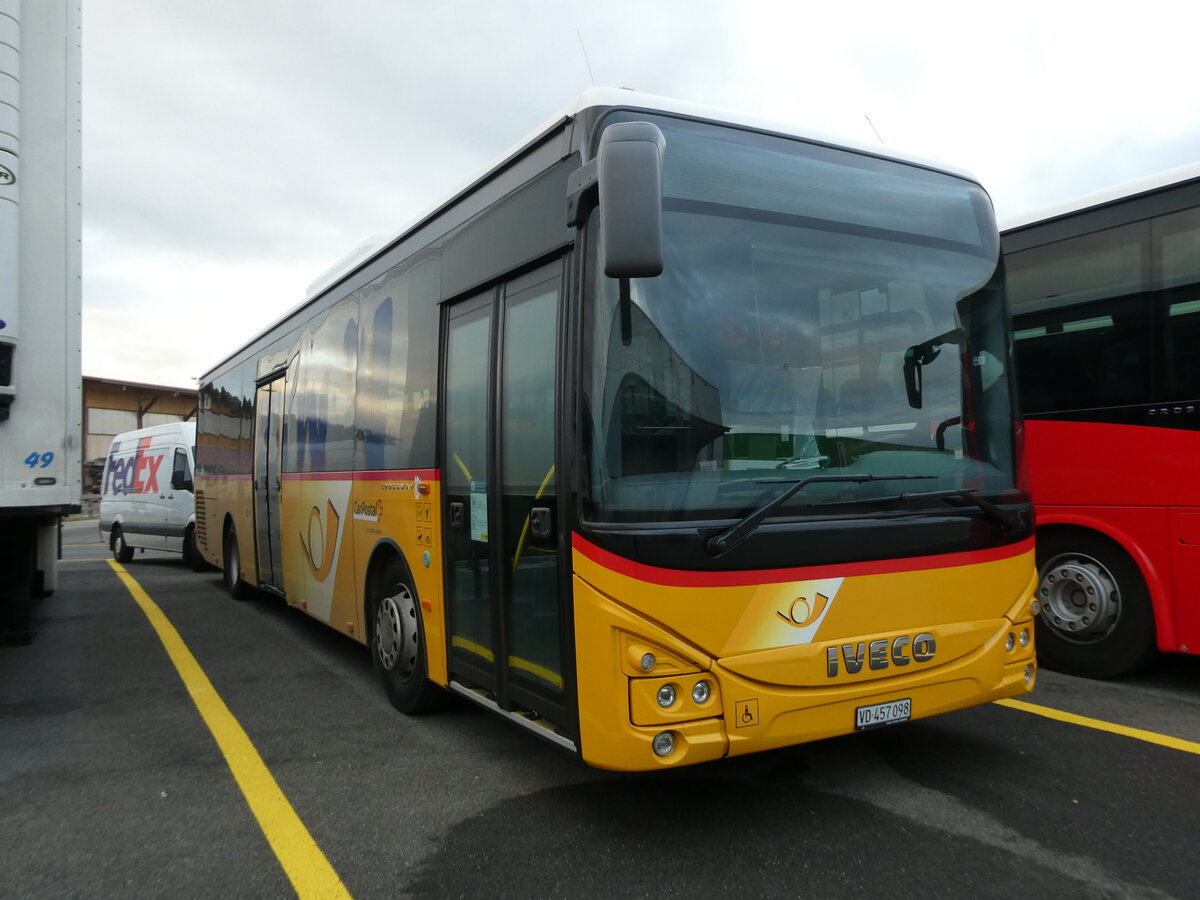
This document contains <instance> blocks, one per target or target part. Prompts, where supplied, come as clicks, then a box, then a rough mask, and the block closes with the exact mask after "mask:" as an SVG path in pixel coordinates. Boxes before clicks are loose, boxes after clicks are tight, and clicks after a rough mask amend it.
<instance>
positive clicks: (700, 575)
mask: <svg viewBox="0 0 1200 900" xmlns="http://www.w3.org/2000/svg"><path fill="white" fill-rule="evenodd" d="M571 546H572V547H573V548H574V549H576V550H578V551H579V552H580V553H582V554H583V555H584V556H586V557H587V558H588V559H590V560H591V561H592V562H594V563H596V564H597V565H601V566H603V567H604V568H606V569H609V570H611V571H613V572H616V573H617V574H619V575H625V576H628V577H629V578H635V579H637V580H638V581H644V582H646V583H648V584H658V585H662V586H664V587H743V586H746V585H754V584H777V583H782V582H790V581H815V580H818V579H822V578H843V577H845V578H849V577H853V576H855V575H884V574H890V573H895V572H921V571H926V570H929V569H947V568H951V567H954V566H968V565H976V564H979V563H988V562H996V561H998V560H1002V559H1011V558H1013V557H1015V556H1020V555H1021V554H1023V553H1029V552H1031V551H1032V550H1033V538H1027V539H1026V540H1023V541H1021V542H1020V543H1016V544H1006V545H1004V546H1003V547H990V548H988V549H987V550H967V551H963V552H961V553H946V554H942V555H940V556H909V557H902V558H900V559H878V560H870V561H868V562H854V563H840V564H832V565H823V566H805V567H802V568H791V569H750V570H746V571H740V572H699V571H691V570H683V569H663V568H659V567H657V566H648V565H646V564H645V563H639V562H635V561H634V560H631V559H626V558H625V557H623V556H618V555H617V554H615V553H610V552H609V551H607V550H604V549H602V548H600V547H597V546H596V545H595V544H593V543H591V542H590V541H588V540H587V539H586V538H583V537H581V536H580V535H579V534H577V533H572V534H571Z"/></svg>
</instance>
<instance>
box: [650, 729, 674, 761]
mask: <svg viewBox="0 0 1200 900" xmlns="http://www.w3.org/2000/svg"><path fill="white" fill-rule="evenodd" d="M653 747H654V755H655V756H670V755H671V753H672V752H673V751H674V750H675V732H673V731H660V732H659V733H658V734H656V735H655V736H654V744H653Z"/></svg>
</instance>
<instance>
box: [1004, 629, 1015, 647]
mask: <svg viewBox="0 0 1200 900" xmlns="http://www.w3.org/2000/svg"><path fill="white" fill-rule="evenodd" d="M1015 646H1017V639H1016V637H1014V636H1013V633H1012V632H1011V631H1010V632H1009V633H1008V637H1006V638H1005V639H1004V649H1005V650H1008V651H1011V650H1012V648H1013V647H1015Z"/></svg>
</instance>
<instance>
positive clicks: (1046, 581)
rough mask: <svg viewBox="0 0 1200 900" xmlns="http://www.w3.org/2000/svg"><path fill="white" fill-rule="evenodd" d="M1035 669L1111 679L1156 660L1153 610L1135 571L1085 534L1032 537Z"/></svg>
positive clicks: (1107, 543)
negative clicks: (1034, 554) (1038, 606)
mask: <svg viewBox="0 0 1200 900" xmlns="http://www.w3.org/2000/svg"><path fill="white" fill-rule="evenodd" d="M1037 561H1038V586H1037V599H1038V601H1039V602H1040V603H1041V611H1040V613H1039V614H1038V616H1037V619H1036V621H1035V629H1036V634H1037V652H1038V662H1040V663H1041V664H1042V665H1044V666H1046V667H1047V668H1050V669H1056V670H1058V671H1060V672H1066V673H1068V674H1070V675H1082V676H1084V677H1086V678H1115V677H1116V676H1118V675H1128V674H1129V673H1131V672H1136V671H1137V670H1139V669H1143V668H1145V667H1146V666H1147V665H1149V664H1150V663H1151V662H1153V660H1154V658H1155V657H1156V656H1157V653H1158V649H1157V645H1156V643H1155V631H1154V608H1153V607H1152V606H1151V604H1150V592H1149V590H1148V589H1147V588H1146V581H1145V579H1144V578H1143V577H1142V573H1141V571H1140V570H1139V569H1138V567H1137V565H1136V564H1135V563H1134V561H1133V560H1132V559H1131V558H1130V556H1129V554H1128V553H1126V552H1125V551H1124V550H1122V549H1121V548H1120V547H1119V546H1118V545H1117V544H1116V543H1114V542H1113V541H1111V540H1109V539H1108V538H1106V537H1102V536H1101V535H1098V534H1095V533H1093V532H1087V531H1052V532H1049V533H1048V534H1045V535H1043V534H1040V533H1039V535H1038V545H1037Z"/></svg>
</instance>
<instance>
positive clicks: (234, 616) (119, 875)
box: [0, 521, 1200, 900]
mask: <svg viewBox="0 0 1200 900" xmlns="http://www.w3.org/2000/svg"><path fill="white" fill-rule="evenodd" d="M63 543H64V556H65V560H64V562H63V564H62V569H61V572H62V575H61V583H60V586H59V590H58V591H57V592H56V593H55V594H54V595H53V596H52V597H49V598H47V599H45V600H43V601H41V602H40V603H39V604H38V606H37V608H36V611H35V618H36V627H37V633H36V637H35V640H34V642H33V643H32V644H30V645H29V646H27V647H12V648H0V894H3V895H4V896H11V897H55V898H58V897H115V896H120V897H163V896H172V897H216V896H220V897H286V896H291V895H294V894H295V893H296V891H297V882H296V881H294V880H291V879H290V877H289V875H288V873H287V872H285V868H284V865H283V864H282V859H283V858H285V857H287V855H288V854H290V853H292V852H293V851H294V848H292V847H290V846H285V847H283V848H282V850H281V849H280V848H279V847H273V846H272V844H271V843H269V842H268V838H267V836H266V830H265V826H264V825H263V824H262V822H261V821H260V819H259V818H258V817H257V816H256V813H255V812H253V811H252V809H251V806H250V805H249V804H248V802H247V795H246V794H245V793H243V790H242V788H241V787H240V786H239V784H238V782H237V781H235V778H234V776H233V774H232V771H233V764H234V763H235V762H237V761H236V760H235V761H227V760H226V758H225V756H223V755H222V752H221V750H220V748H219V746H218V744H217V741H216V740H215V739H214V734H213V731H212V730H210V728H209V726H208V725H206V723H205V721H204V720H203V719H202V718H201V716H200V714H199V712H198V706H197V702H196V701H193V698H192V696H191V695H189V693H188V689H187V688H186V687H185V685H184V682H183V681H182V680H181V678H180V675H179V672H178V671H177V669H176V666H175V664H174V663H173V662H172V661H171V659H170V658H169V657H168V655H167V652H166V650H165V649H164V645H163V642H162V640H161V639H160V638H159V636H158V634H157V633H156V631H155V629H154V628H153V627H152V625H151V623H150V620H149V619H148V618H147V615H146V613H145V612H143V610H142V608H141V607H139V605H138V604H137V603H136V602H135V601H134V599H133V598H132V596H131V594H130V592H129V590H127V588H126V587H125V586H124V585H123V584H122V583H121V581H120V580H119V579H118V577H117V575H116V573H115V572H114V570H113V568H112V567H111V566H110V565H109V563H108V562H107V556H108V554H107V552H106V548H105V547H104V546H103V545H102V544H101V543H100V542H99V535H98V532H97V531H96V525H95V522H94V521H92V522H86V521H85V522H75V523H69V524H68V526H67V527H66V529H65V530H64V541H63ZM126 569H127V570H128V572H129V573H130V574H131V575H132V576H133V577H134V578H135V579H136V581H137V583H138V584H139V585H140V586H141V588H142V589H143V590H144V591H145V592H146V594H147V595H148V596H149V597H150V598H151V599H152V601H153V602H154V603H155V604H156V605H157V607H158V608H159V609H161V611H162V613H163V614H164V615H165V616H166V618H167V619H168V620H169V621H170V623H171V624H172V625H173V626H174V628H175V629H176V630H177V631H178V634H179V637H180V639H181V640H182V643H183V644H185V645H186V646H187V648H188V650H190V652H191V654H192V655H193V656H194V658H195V660H196V662H197V663H198V664H199V667H200V668H201V669H202V670H203V672H204V674H205V675H206V676H207V678H208V680H209V681H210V682H211V686H212V689H213V690H214V691H215V692H216V694H218V695H219V697H220V699H221V700H222V701H223V703H224V705H225V706H226V707H227V708H228V710H229V712H230V713H232V716H233V718H234V719H236V722H237V723H238V725H239V726H240V728H241V729H242V730H243V731H244V733H245V734H246V735H247V736H248V737H249V739H250V740H251V741H252V742H253V745H254V747H255V748H256V749H257V752H258V755H259V756H260V757H261V760H262V764H263V765H264V766H265V768H266V770H268V771H269V773H270V775H271V776H273V779H274V782H275V783H276V784H277V785H278V788H279V791H280V792H281V794H282V796H283V797H285V798H286V801H287V803H288V804H290V807H291V809H293V810H294V811H295V814H296V815H297V816H298V817H299V820H300V821H302V822H303V825H304V827H305V828H306V829H307V833H308V834H309V835H310V836H311V840H312V842H313V843H314V844H315V846H316V847H317V848H319V850H320V853H321V855H323V858H324V859H325V860H327V862H328V865H329V866H330V867H331V868H332V870H333V871H334V872H336V876H337V879H338V880H339V881H340V885H341V886H342V888H343V889H344V892H345V894H347V895H349V896H353V897H358V898H373V897H400V896H411V897H472V898H474V897H647V898H656V900H657V898H667V897H717V896H730V895H738V896H752V897H757V896H763V897H767V896H770V897H776V896H797V897H799V896H804V897H838V898H844V897H846V896H864V897H865V896H876V897H880V896H882V897H941V896H946V897H950V896H953V897H961V896H972V897H1025V898H1040V897H1046V898H1050V897H1053V898H1060V897H1148V898H1155V897H1178V898H1188V897H1196V896H1198V895H1200V861H1198V860H1197V854H1196V835H1197V834H1198V833H1200V829H1198V827H1197V826H1198V825H1200V813H1198V812H1197V800H1196V798H1197V796H1198V795H1200V753H1198V752H1196V751H1197V750H1200V658H1170V659H1168V660H1166V661H1164V663H1163V664H1161V665H1160V666H1158V667H1157V668H1156V669H1155V670H1154V671H1152V672H1150V673H1148V674H1145V675H1142V676H1138V677H1136V678H1131V679H1125V680H1122V681H1113V682H1093V681H1086V680H1082V679H1075V678H1069V677H1066V676H1062V675H1058V674H1056V673H1052V672H1042V673H1041V675H1040V678H1039V684H1038V688H1037V690H1036V691H1035V692H1034V693H1033V694H1032V695H1031V696H1030V697H1029V698H1028V699H1029V701H1030V702H1032V703H1034V704H1037V705H1039V706H1043V707H1047V708H1050V709H1054V710H1063V711H1066V712H1069V713H1074V714H1077V715H1079V716H1085V717H1089V718H1090V719H1094V720H1096V721H1098V722H1113V723H1116V724H1118V725H1120V726H1122V727H1125V728H1130V729H1141V730H1144V731H1146V732H1148V733H1150V734H1152V735H1166V736H1170V737H1174V738H1177V739H1180V740H1181V741H1182V742H1191V744H1184V745H1183V748H1182V749H1179V748H1172V747H1164V746H1161V745H1158V744H1155V743H1152V742H1150V741H1148V740H1143V739H1140V738H1138V737H1136V736H1129V735H1128V734H1113V733H1108V732H1105V731H1101V730H1098V729H1097V728H1095V727H1088V726H1087V725H1086V724H1073V723H1071V722H1064V721H1059V720H1055V719H1050V718H1045V717H1043V716H1039V715H1033V714H1030V713H1029V712H1028V711H1024V710H1021V709H1014V708H1010V707H1004V706H1000V705H997V704H989V705H986V706H983V707H979V708H976V709H972V710H966V711H963V712H959V713H953V714H950V715H946V716H941V717H938V718H935V719H929V720H923V721H917V722H912V723H908V724H906V725H903V726H897V727H893V728H888V729H883V730H880V731H876V732H868V733H864V734H861V735H855V736H850V737H846V738H839V739H835V740H830V741H824V742H819V743H814V744H808V745H803V746H800V747H794V748H789V749H786V750H781V751H775V752H771V753H764V754H759V755H756V756H751V757H744V758H739V759H731V760H723V761H720V762H716V763H712V764H706V765H703V766H696V767H691V768H685V769H680V770H676V771H671V772H663V773H655V774H648V775H619V774H613V773H607V772H600V771H597V770H593V769H589V768H588V767H587V766H585V765H584V764H583V763H582V762H580V761H579V760H578V759H577V758H575V757H573V756H571V755H569V754H567V753H565V752H564V751H561V750H559V749H558V748H557V747H555V746H553V745H551V744H549V743H546V742H543V741H540V740H539V739H538V738H537V737H535V736H534V735H532V734H529V733H527V732H526V731H524V730H522V729H518V728H516V727H514V726H513V725H512V724H510V723H508V722H505V721H503V720H501V719H499V718H498V717H494V716H491V715H488V714H487V713H486V712H484V711H482V710H479V709H477V708H475V707H473V706H469V705H466V704H464V703H460V702H454V701H449V702H448V703H447V705H446V708H445V709H443V710H441V711H439V712H437V713H435V714H432V715H428V716H423V717H418V718H406V717H404V716H401V715H399V714H398V713H396V712H395V711H394V710H393V709H392V708H391V706H389V705H388V703H387V700H386V699H385V697H384V696H383V692H382V690H381V689H380V687H379V686H378V685H377V684H376V682H375V681H374V679H373V677H372V674H371V667H370V662H369V659H368V656H367V653H366V651H365V650H364V649H363V648H362V647H361V646H359V645H358V644H356V643H354V642H353V641H351V640H349V639H347V638H344V637H341V636H339V635H337V634H335V633H334V632H332V631H331V630H329V629H327V628H325V627H324V626H321V625H319V624H318V623H316V622H313V621H312V620H310V619H308V618H307V617H305V616H304V615H302V614H300V613H299V612H297V611H295V610H290V609H288V608H286V606H285V605H284V604H282V603H280V602H279V601H276V600H274V599H271V598H268V597H255V598H253V599H251V600H248V601H244V602H237V601H234V600H232V599H230V598H229V597H228V595H226V594H225V593H224V592H223V591H222V590H221V586H220V577H219V574H218V573H216V572H204V573H195V572H193V571H192V570H191V568H190V567H189V566H187V565H185V564H184V563H183V562H182V560H181V559H180V558H179V557H178V556H175V555H172V554H168V553H156V552H146V553H140V554H138V555H137V556H136V557H135V559H134V560H133V561H132V562H130V563H129V564H128V565H127V566H126ZM1191 746H1194V747H1195V749H1188V747H1191ZM304 885H305V882H304V881H303V880H301V882H300V883H299V887H300V888H301V889H303V887H304Z"/></svg>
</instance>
